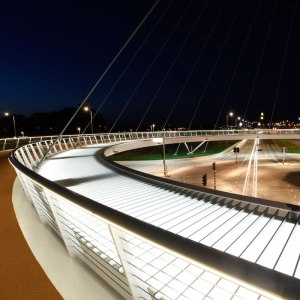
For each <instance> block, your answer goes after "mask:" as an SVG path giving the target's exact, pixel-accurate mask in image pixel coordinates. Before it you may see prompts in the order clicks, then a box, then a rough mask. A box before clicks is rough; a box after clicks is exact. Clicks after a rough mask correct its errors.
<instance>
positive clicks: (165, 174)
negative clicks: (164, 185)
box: [163, 137, 168, 176]
mask: <svg viewBox="0 0 300 300" xmlns="http://www.w3.org/2000/svg"><path fill="white" fill-rule="evenodd" d="M163 164H164V176H167V175H168V171H167V165H166V149H165V137H163Z"/></svg>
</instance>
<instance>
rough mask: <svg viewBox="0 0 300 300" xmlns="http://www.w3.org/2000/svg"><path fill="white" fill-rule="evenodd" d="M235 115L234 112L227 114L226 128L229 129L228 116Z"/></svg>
mask: <svg viewBox="0 0 300 300" xmlns="http://www.w3.org/2000/svg"><path fill="white" fill-rule="evenodd" d="M232 116H233V112H232V111H231V112H229V113H228V114H227V115H226V128H227V129H228V117H232Z"/></svg>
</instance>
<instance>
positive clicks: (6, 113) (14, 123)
mask: <svg viewBox="0 0 300 300" xmlns="http://www.w3.org/2000/svg"><path fill="white" fill-rule="evenodd" d="M4 115H5V116H6V117H8V116H9V115H10V113H8V112H5V113H4ZM12 120H13V125H14V133H15V137H17V131H16V120H15V116H14V115H12Z"/></svg>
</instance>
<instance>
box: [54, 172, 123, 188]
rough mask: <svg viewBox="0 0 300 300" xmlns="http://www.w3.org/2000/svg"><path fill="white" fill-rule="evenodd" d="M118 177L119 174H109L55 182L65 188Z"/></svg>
mask: <svg viewBox="0 0 300 300" xmlns="http://www.w3.org/2000/svg"><path fill="white" fill-rule="evenodd" d="M118 176H119V175H118V174H114V173H108V174H99V175H93V176H87V177H80V178H67V179H61V180H55V181H54V182H55V183H57V184H59V185H61V186H64V187H71V186H75V185H78V184H82V183H86V182H92V181H96V180H102V179H109V178H113V177H118Z"/></svg>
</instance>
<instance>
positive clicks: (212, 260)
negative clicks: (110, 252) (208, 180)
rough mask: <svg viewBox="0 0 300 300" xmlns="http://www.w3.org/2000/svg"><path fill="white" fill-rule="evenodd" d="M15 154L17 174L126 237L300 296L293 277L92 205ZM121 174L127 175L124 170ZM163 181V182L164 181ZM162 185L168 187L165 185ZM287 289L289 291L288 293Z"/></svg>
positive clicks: (235, 275)
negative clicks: (109, 225) (135, 237)
mask: <svg viewBox="0 0 300 300" xmlns="http://www.w3.org/2000/svg"><path fill="white" fill-rule="evenodd" d="M17 151H18V149H15V150H14V151H12V152H11V153H10V155H9V160H10V162H11V164H12V165H13V166H14V167H15V168H16V169H17V170H18V171H19V172H21V173H22V174H24V175H25V176H27V177H29V178H30V179H31V180H33V181H34V182H36V183H38V184H39V185H41V186H43V187H44V188H45V189H47V190H49V191H51V192H53V193H55V194H58V195H60V196H62V197H64V198H65V199H67V200H69V201H70V202H72V203H74V204H76V205H78V206H80V207H82V208H84V209H86V210H88V211H89V212H91V213H93V214H95V215H97V216H99V217H101V218H103V219H105V220H106V221H107V222H108V223H109V224H111V225H112V226H115V227H117V228H122V229H123V230H125V231H126V232H129V233H130V234H133V235H136V236H139V237H141V238H143V239H145V240H147V241H150V242H151V243H154V244H155V245H157V246H159V247H162V248H165V249H168V250H169V251H171V252H173V253H176V254H177V255H178V256H179V257H184V258H186V259H189V260H191V261H196V262H198V263H200V264H203V262H205V264H207V265H208V266H210V267H211V268H214V269H219V270H221V272H223V273H227V274H229V275H231V276H234V277H235V278H239V279H241V280H244V281H247V282H250V283H252V284H254V285H257V286H261V287H262V288H264V289H266V290H269V291H272V292H274V293H275V294H282V291H284V294H285V296H288V295H291V294H290V293H292V294H293V295H294V293H296V294H297V293H298V294H299V293H300V285H299V280H297V279H296V278H294V277H290V276H287V275H285V274H283V273H280V272H277V271H274V270H271V269H268V268H266V267H263V266H260V265H257V264H253V263H251V262H249V261H246V260H242V259H240V258H238V257H235V256H232V255H229V254H227V253H225V252H220V251H218V250H216V249H213V248H210V247H208V246H206V245H203V244H200V243H196V242H194V241H192V240H189V239H186V238H184V237H182V236H179V235H176V234H174V233H171V232H168V231H166V230H163V229H161V228H158V227H156V226H154V225H151V224H148V223H146V222H143V221H141V220H138V219H136V218H133V217H131V216H129V215H126V214H124V213H122V212H119V211H116V210H114V209H112V208H110V207H107V206H105V205H103V204H100V203H98V202H95V201H93V200H91V199H89V198H87V197H85V196H83V195H80V194H78V193H76V192H73V191H71V190H69V189H67V188H65V187H62V186H60V185H59V184H57V183H55V182H52V181H51V180H49V179H47V178H44V177H42V176H41V175H39V174H37V173H35V172H34V171H32V170H30V169H29V168H27V167H26V166H24V165H23V164H21V163H20V162H19V161H18V159H17V158H16V155H15V153H16V152H17ZM103 155H104V154H103V153H102V155H101V156H102V159H103ZM105 161H106V163H108V161H107V159H105ZM118 168H119V169H120V170H121V169H122V168H120V166H118ZM125 171H126V172H127V171H128V170H125ZM151 180H153V178H151ZM156 180H157V179H156ZM164 181H165V182H166V180H164ZM166 183H168V184H171V183H170V182H169V181H167V182H166ZM172 184H173V185H174V183H172ZM181 185H182V184H181ZM185 188H186V189H187V186H185ZM202 193H204V191H202ZM262 205H263V204H262ZM245 270H246V271H245ZM274 282H276V285H274ZM287 283H288V284H287ZM262 285H263V286H262ZM291 286H292V287H293V289H290V287H291Z"/></svg>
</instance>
